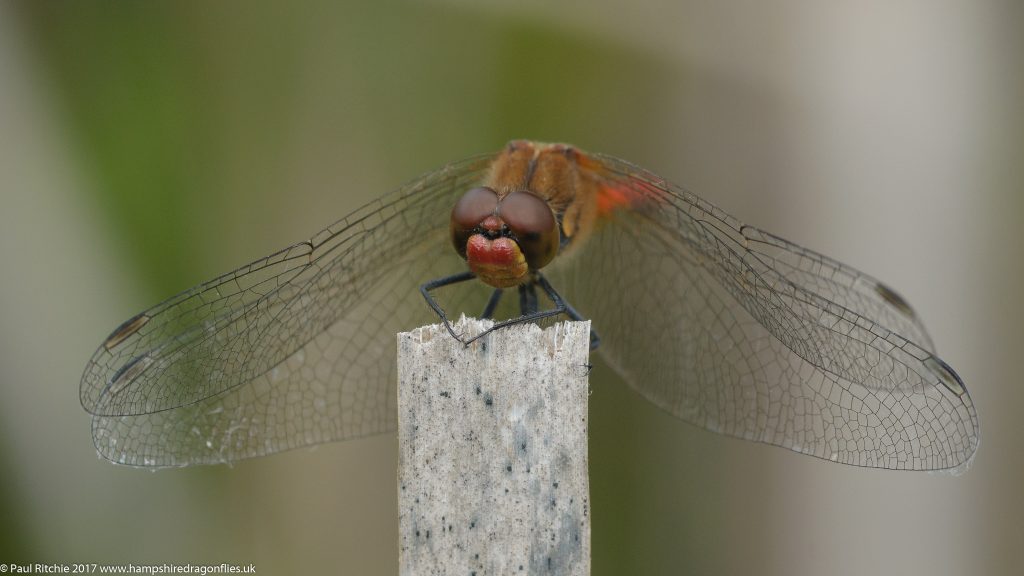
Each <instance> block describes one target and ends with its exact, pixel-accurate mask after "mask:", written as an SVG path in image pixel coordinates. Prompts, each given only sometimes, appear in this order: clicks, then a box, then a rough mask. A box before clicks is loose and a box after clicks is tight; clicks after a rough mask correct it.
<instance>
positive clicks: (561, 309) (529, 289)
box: [465, 272, 601, 350]
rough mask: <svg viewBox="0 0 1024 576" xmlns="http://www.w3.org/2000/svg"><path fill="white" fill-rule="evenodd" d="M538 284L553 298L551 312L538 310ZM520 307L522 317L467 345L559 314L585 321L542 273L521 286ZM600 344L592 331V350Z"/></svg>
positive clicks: (599, 339)
mask: <svg viewBox="0 0 1024 576" xmlns="http://www.w3.org/2000/svg"><path fill="white" fill-rule="evenodd" d="M537 284H539V285H540V287H541V289H543V290H544V293H545V294H547V295H548V298H551V302H552V303H553V304H554V308H552V309H550V310H539V309H538V305H537V291H536V285H537ZM519 305H520V308H521V311H522V313H523V315H522V316H520V317H518V318H512V319H510V320H504V321H502V322H498V323H497V324H495V325H494V326H491V327H490V328H488V329H487V330H484V331H483V332H481V333H480V334H477V335H476V336H474V337H473V338H470V339H469V340H468V341H465V344H466V345H467V346H468V345H469V344H472V343H473V342H474V341H475V340H477V339H479V338H481V337H483V336H485V335H487V334H488V333H490V332H493V331H495V330H500V329H501V328H505V327H506V326H512V325H513V324H522V323H525V322H535V321H537V320H542V319H544V318H550V317H552V316H558V315H559V314H565V315H566V316H568V317H569V318H571V319H573V320H583V319H584V318H583V316H581V315H580V313H579V312H577V311H576V310H575V309H574V308H573V307H572V306H570V305H569V304H567V303H566V302H565V300H564V299H562V296H561V295H560V294H558V292H556V291H555V289H554V288H553V287H552V286H551V284H550V283H549V282H548V280H547V278H545V277H544V276H543V275H542V274H541V273H540V272H537V273H536V274H535V276H534V278H533V279H531V280H530V281H529V282H527V283H526V284H523V285H520V286H519ZM600 343H601V338H600V337H598V335H597V333H596V332H594V331H593V330H591V331H590V349H591V350H594V349H596V348H597V346H598V344H600Z"/></svg>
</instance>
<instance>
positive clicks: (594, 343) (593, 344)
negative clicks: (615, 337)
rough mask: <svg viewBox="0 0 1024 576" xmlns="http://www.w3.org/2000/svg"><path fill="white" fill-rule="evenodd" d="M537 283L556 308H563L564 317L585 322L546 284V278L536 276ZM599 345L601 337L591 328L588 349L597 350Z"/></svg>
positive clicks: (548, 283)
mask: <svg viewBox="0 0 1024 576" xmlns="http://www.w3.org/2000/svg"><path fill="white" fill-rule="evenodd" d="M537 283H538V284H540V287H541V288H543V289H544V293H545V294H547V295H548V298H551V301H552V302H554V303H555V306H556V307H558V306H562V307H563V308H565V315H566V316H568V317H569V318H570V319H572V320H576V321H581V320H586V318H584V317H583V316H582V315H581V314H580V313H579V312H577V311H576V309H575V308H573V307H572V305H571V304H569V303H568V302H566V301H565V300H563V299H562V296H561V295H559V294H558V292H556V291H555V288H554V287H553V286H551V283H550V282H548V279H547V278H545V277H544V276H542V275H540V274H537ZM600 345H601V337H600V336H598V335H597V332H594V329H593V328H591V329H590V349H591V350H597V347H598V346H600Z"/></svg>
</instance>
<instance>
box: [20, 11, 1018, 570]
mask: <svg viewBox="0 0 1024 576" xmlns="http://www.w3.org/2000/svg"><path fill="white" fill-rule="evenodd" d="M552 4H553V3H548V2H539V1H528V2H515V3H511V2H491V1H486V2H470V1H449V2H359V3H329V2H323V3H307V2H291V3H287V4H285V3H267V2H217V3H207V2H174V3H165V2H147V3H138V2H95V1H80V2H73V3H71V2H39V1H36V2H24V3H16V2H2V3H0V194H2V199H3V202H2V204H0V262H2V263H3V268H2V273H0V274H2V276H0V278H2V281H0V466H2V469H3V471H4V472H3V474H2V479H0V519H2V522H0V563H6V562H65V563H71V562H106V563H125V562H137V563H162V562H169V563H185V562H192V563H220V562H234V563H250V562H251V563H255V564H256V566H257V569H258V571H259V572H258V573H260V574H360V575H361V574H367V575H370V574H394V573H396V571H397V510H396V488H395V480H394V478H395V463H396V440H395V437H394V436H393V435H391V436H381V437H376V438H371V439H367V440H360V441H354V442H348V443H341V444H333V445H324V446H320V447H318V448H317V449H315V450H299V451H294V452H290V453H286V454H280V455H276V456H273V457H268V458H263V459H257V460H252V461H247V462H242V463H239V464H237V465H235V466H234V467H214V468H196V469H181V470H170V471H162V472H159V473H156V474H153V473H149V472H146V471H140V470H134V469H129V468H119V467H115V466H113V465H110V464H108V463H107V462H104V461H101V460H98V459H97V458H96V457H95V452H94V450H93V448H92V445H91V440H90V437H89V418H88V416H87V415H86V414H85V413H84V412H83V411H82V409H81V408H80V406H79V404H78V396H77V386H78V378H79V376H80V373H81V370H82V368H83V366H84V364H85V361H86V360H87V359H88V357H89V355H90V354H91V353H92V351H93V350H94V349H95V347H96V345H98V343H99V342H100V340H101V339H102V338H103V337H104V336H105V335H106V334H107V333H108V332H109V331H110V329H112V328H113V327H114V326H116V325H117V324H118V323H119V322H120V321H121V320H123V319H125V318H127V317H129V316H131V315H132V314H134V313H135V312H137V311H139V310H141V309H143V308H145V307H147V306H148V305H150V304H153V303H155V302H157V301H159V300H161V299H163V298H164V297H166V296H168V295H170V294H172V293H176V292H178V291H179V290H181V289H183V288H186V287H189V286H192V285H193V284H196V283H198V282H200V281H202V280H205V279H207V278H209V277H212V276H214V275H216V274H219V273H221V272H225V271H227V270H230V269H233V268H235V267H236V266H237V265H239V264H242V263H244V262H248V261H250V260H252V259H254V258H257V257H260V256H263V255H265V254H266V253H269V252H271V251H273V250H275V249H277V248H280V247H283V246H285V245H287V244H290V243H292V242H294V241H297V240H301V239H303V238H306V237H308V236H309V235H311V234H312V233H313V232H315V231H317V230H319V229H320V228H321V227H323V226H324V225H326V224H328V223H330V222H332V221H334V220H335V219H336V218H339V217H341V216H343V215H345V214H346V213H348V212H349V211H350V210H352V209H354V208H355V207H357V206H359V205H360V204H362V203H364V202H366V201H367V200H369V199H372V198H374V197H376V196H379V195H382V194H384V193H385V192H387V191H389V190H391V189H393V188H395V187H396V186H398V185H399V184H401V183H402V182H404V181H406V180H408V179H411V178H412V177H414V176H416V175H418V174H419V173H421V172H423V171H426V170H429V169H432V168H434V167H437V166H439V165H441V164H443V163H445V162H448V161H450V160H455V159H458V158H462V157H465V156H469V155H472V154H476V153H480V152H484V151H490V150H495V149H497V148H499V147H500V146H501V145H502V144H504V143H505V141H507V140H509V139H511V138H516V137H526V138H532V139H539V140H549V141H566V142H571V143H574V144H576V145H578V146H580V147H581V148H584V149H586V150H593V151H600V152H606V153H610V154H614V155H617V156H620V157H623V158H626V159H628V160H631V161H634V162H636V163H639V164H641V165H643V166H645V167H648V168H650V169H652V170H654V171H656V172H658V173H660V174H662V175H664V176H665V177H667V178H669V179H670V180H673V181H676V182H679V183H681V184H684V185H686V186H687V187H689V188H690V189H692V190H694V191H695V192H697V193H698V194H700V195H702V196H703V197H705V198H707V199H708V200H710V201H712V202H714V203H716V204H717V205H719V206H721V207H723V208H724V209H726V210H727V211H728V212H730V213H732V214H734V215H736V216H738V217H739V218H740V219H741V220H745V221H748V222H751V223H753V224H756V225H758V226H760V227H763V228H765V229H767V230H770V231H773V232H777V233H780V234H781V235H783V236H785V237H788V238H790V239H792V240H794V241H797V242H798V243H800V244H803V245H806V246H808V247H811V248H814V249H817V250H820V251H822V252H824V253H826V254H829V255H831V256H834V257H836V258H838V259H839V260H841V261H844V262H847V263H849V264H852V265H854V266H856V267H858V268H861V269H863V270H865V271H867V272H869V273H872V274H873V275H876V276H878V277H880V278H883V279H885V280H886V281H887V282H888V283H890V284H892V285H893V286H895V287H897V288H898V289H899V290H900V291H901V292H902V293H903V294H904V295H905V296H907V297H908V299H909V300H910V301H911V302H912V303H913V304H914V305H915V307H916V308H917V310H918V312H919V313H920V314H921V316H922V317H923V318H924V319H925V321H926V323H927V325H928V326H929V327H930V328H931V330H932V335H933V337H934V339H935V341H936V343H937V345H938V348H939V351H940V352H941V353H942V355H943V357H944V358H945V359H947V360H948V361H949V362H950V363H951V364H952V365H953V366H955V367H956V368H957V369H958V371H959V372H960V373H961V375H962V376H963V377H964V379H965V381H966V382H967V384H968V386H969V387H970V389H971V391H972V394H973V396H974V399H975V402H976V404H977V407H978V411H979V414H980V416H981V421H982V436H983V441H982V444H981V448H980V450H979V452H978V455H977V459H976V461H975V464H974V467H973V468H972V469H971V470H970V471H969V472H968V474H967V475H965V476H963V477H960V478H950V477H944V476H932V475H927V474H915V473H895V472H886V471H876V470H863V469H856V468H851V467H844V466H839V465H830V464H828V463H825V462H820V461H817V460H815V459H812V458H807V457H801V456H799V455H797V454H792V453H789V452H786V451H784V450H779V449H775V448H770V447H764V446H759V445H754V444H749V443H745V442H740V441H736V440H731V439H727V438H722V437H718V436H716V435H713V434H710V433H707V432H703V431H701V430H698V429H695V428H692V427H690V426H687V425H685V424H682V423H680V422H678V421H675V420H673V419H671V418H669V417H668V416H666V415H664V414H663V413H662V412H660V411H658V410H656V409H655V408H653V407H652V406H649V405H647V404H645V403H644V402H642V401H641V400H640V399H639V398H638V397H637V396H636V395H634V394H633V393H631V392H630V391H628V390H627V389H626V388H625V386H624V384H623V383H622V382H621V381H620V380H619V379H618V378H617V377H616V376H615V375H614V373H612V371H611V370H610V369H609V368H607V367H606V366H604V365H603V364H601V363H598V364H597V366H596V368H595V370H594V373H593V376H592V380H591V382H592V386H593V395H592V396H591V446H590V450H591V455H590V459H591V464H592V479H591V482H592V500H593V522H594V524H593V526H594V528H593V565H594V569H593V573H594V574H595V575H599V574H680V573H695V574H720V573H724V574H736V573H758V574H822V573H827V574H864V573H901V574H929V575H939V574H968V573H977V574H999V573H1008V572H1012V571H1016V570H1019V568H1020V566H1021V556H1022V552H1021V547H1020V543H1021V542H1024V498H1022V497H1021V495H1020V485H1021V480H1022V479H1024V443H1022V441H1021V440H1022V434H1024V432H1022V431H1024V428H1022V426H1021V424H1020V421H1021V418H1022V415H1024V387H1022V386H1021V385H1020V382H1019V380H1020V376H1019V372H1020V370H1019V365H1020V357H1019V354H1020V352H1019V351H1020V350H1021V348H1022V346H1024V331H1022V330H1021V326H1024V305H1022V301H1021V297H1020V295H1019V292H1020V286H1021V285H1022V280H1024V246H1022V244H1024V242H1022V240H1021V234H1020V226H1019V218H1020V216H1022V215H1024V197H1022V195H1021V191H1022V189H1024V169H1022V164H1021V162H1020V160H1021V150H1024V108H1022V104H1021V103H1022V102H1024V83H1022V82H1024V71H1022V68H1024V67H1022V61H1024V60H1022V58H1021V56H1020V55H1021V54H1024V45H1022V36H1024V35H1022V31H1024V26H1022V24H1024V10H1022V5H1021V4H1020V3H1019V2H1014V1H1012V0H1007V1H1004V2H997V1H988V0H984V1H976V2H954V1H940V2H934V1H930V0H929V1H926V0H916V1H910V0H908V1H904V2H895V3H894V2H887V1H881V0H872V1H868V2H857V3H852V2H851V3H843V4H842V5H840V4H838V3H821V2H816V1H813V0H806V1H785V2H770V3H769V2H759V1H753V0H748V1H733V0H730V1H725V2H710V1H683V2H679V1H661V2H658V1H652V2H635V3H629V4H628V5H627V4H626V3H620V2H610V1H607V0H601V1H597V2H587V3H558V4H557V5H552Z"/></svg>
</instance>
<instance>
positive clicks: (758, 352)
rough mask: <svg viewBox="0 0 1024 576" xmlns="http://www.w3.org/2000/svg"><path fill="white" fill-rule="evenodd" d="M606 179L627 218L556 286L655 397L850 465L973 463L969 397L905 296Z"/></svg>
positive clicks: (619, 213)
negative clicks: (592, 323)
mask: <svg viewBox="0 0 1024 576" xmlns="http://www.w3.org/2000/svg"><path fill="white" fill-rule="evenodd" d="M601 169H602V170H603V176H604V177H605V178H606V179H607V182H606V186H607V187H608V188H609V189H610V190H611V191H612V192H611V196H612V197H613V198H615V199H616V202H617V203H618V206H619V207H621V208H628V209H621V210H616V211H614V212H612V213H610V214H609V215H608V217H607V219H606V220H605V221H604V222H603V223H602V225H600V229H599V230H598V231H597V232H595V234H594V235H593V237H592V238H591V239H590V241H589V242H588V243H587V244H586V246H584V247H583V249H582V250H581V251H580V253H579V254H576V255H575V257H574V258H573V259H572V260H571V261H569V262H568V263H567V264H568V266H567V267H565V268H564V269H562V270H559V271H555V272H553V273H552V275H551V276H552V280H553V281H554V282H557V283H556V286H557V287H559V288H560V289H561V290H562V291H563V293H564V294H565V295H566V297H567V299H568V300H569V301H570V302H573V304H574V305H575V306H576V307H577V309H578V310H579V311H580V313H582V314H583V315H584V316H589V317H590V318H592V319H593V321H594V328H595V330H597V331H598V333H599V334H600V335H601V337H602V344H601V352H602V354H603V356H604V357H605V358H606V359H607V360H608V362H609V363H610V364H611V365H612V366H613V367H615V368H616V369H617V370H618V371H619V372H620V373H621V374H622V375H623V376H624V378H625V379H626V380H627V381H628V382H629V383H630V384H631V385H632V386H633V387H634V388H635V389H636V390H637V391H639V392H640V393H641V394H642V395H643V396H645V397H646V398H647V399H649V400H650V401H652V402H653V403H654V404H656V405H658V406H659V407H661V408H663V409H665V410H667V411H669V412H670V413H672V414H674V415H675V416H677V417H679V418H681V419H683V420H686V421H688V422H691V423H694V424H696V425H699V426H702V427H704V428H707V429H710V430H713V431H716V432H721V433H724V434H729V435H733V436H738V437H741V438H745V439H749V440H755V441H761V442H766V443H770V444H776V445H779V446H783V447H786V448H789V449H791V450H795V451H798V452H803V453H809V454H813V455H815V456H818V457H821V458H825V459H828V460H834V461H839V462H844V463H848V464H855V465H861V466H873V467H881V468H894V469H914V470H925V469H947V468H955V467H958V466H960V465H962V464H964V463H965V462H967V461H968V460H969V458H970V456H971V455H972V454H973V453H974V450H975V449H976V447H977V444H978V419H977V414H976V412H975V409H974V405H973V403H972V401H971V398H970V396H969V395H968V393H967V391H966V388H964V386H963V383H962V382H961V381H960V379H959V377H958V376H957V375H956V373H955V372H953V370H952V369H951V368H949V366H948V365H946V364H945V363H944V362H943V361H942V360H940V359H939V358H938V357H937V356H936V355H935V354H934V353H933V352H932V351H931V341H930V339H929V338H928V336H927V333H926V332H925V331H924V328H923V326H922V325H921V323H920V321H919V320H918V319H917V317H916V316H915V315H914V314H913V311H912V310H911V309H910V307H909V306H908V305H907V304H906V303H905V302H904V301H903V300H902V298H899V297H898V296H897V295H895V292H892V291H891V290H890V289H888V288H885V287H884V286H883V285H881V284H879V283H877V282H876V281H874V280H873V279H871V278H870V277H868V276H866V275H863V274H861V273H859V272H857V271H855V270H853V269H851V268H849V267H847V266H844V265H841V264H839V263H837V262H835V261H832V260H831V259H828V258H826V257H824V256H821V255H819V254H816V253H814V252H811V251H809V250H805V249H803V248H800V247H798V246H795V245H793V244H791V243H788V242H785V241H783V240H781V239H778V238H776V237H774V236H771V235H769V234H767V233H764V232H762V231H760V230H757V229H755V228H753V227H750V226H745V225H743V224H742V223H740V222H738V221H737V220H736V219H734V218H732V217H730V216H728V215H727V214H725V213H724V212H722V211H721V210H720V209H718V208H716V207H714V206H712V205H710V204H708V203H707V202H705V201H703V200H701V199H699V198H697V197H696V196H694V195H692V194H690V193H688V192H685V191H683V190H681V189H680V188H678V187H675V186H673V185H671V184H668V183H666V182H665V181H664V180H662V179H660V178H659V177H657V176H655V175H653V174H650V173H648V172H645V171H643V170H641V169H639V168H637V167H635V166H632V165H629V164H627V163H625V162H622V161H619V160H615V159H612V158H601ZM597 278H600V280H601V282H600V283H596V282H594V281H593V279H597ZM880 286H881V288H879V287H880ZM637 310H644V311H654V310H656V311H657V313H645V314H637V313H636V311H637Z"/></svg>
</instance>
